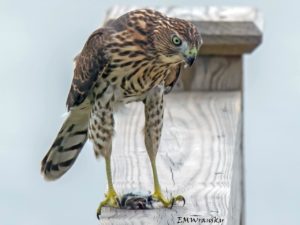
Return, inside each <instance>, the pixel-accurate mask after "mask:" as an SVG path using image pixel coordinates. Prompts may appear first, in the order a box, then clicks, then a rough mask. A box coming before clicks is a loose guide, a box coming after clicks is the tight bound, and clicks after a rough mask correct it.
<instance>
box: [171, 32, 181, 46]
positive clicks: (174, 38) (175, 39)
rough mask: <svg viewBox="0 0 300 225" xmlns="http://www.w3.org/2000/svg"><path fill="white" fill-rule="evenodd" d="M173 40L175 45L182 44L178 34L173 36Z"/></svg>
mask: <svg viewBox="0 0 300 225" xmlns="http://www.w3.org/2000/svg"><path fill="white" fill-rule="evenodd" d="M172 42H173V44H174V45H175V46H180V45H181V44H182V41H181V39H180V38H179V37H178V36H176V35H174V36H173V37H172Z"/></svg>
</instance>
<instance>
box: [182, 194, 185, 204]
mask: <svg viewBox="0 0 300 225" xmlns="http://www.w3.org/2000/svg"><path fill="white" fill-rule="evenodd" d="M182 201H183V206H185V198H184V197H183V196H182Z"/></svg>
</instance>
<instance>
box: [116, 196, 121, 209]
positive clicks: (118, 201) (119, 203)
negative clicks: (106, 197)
mask: <svg viewBox="0 0 300 225" xmlns="http://www.w3.org/2000/svg"><path fill="white" fill-rule="evenodd" d="M116 200H117V203H118V206H119V208H122V207H121V202H120V199H119V198H118V197H117V198H116Z"/></svg>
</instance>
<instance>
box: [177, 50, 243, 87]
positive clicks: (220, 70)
mask: <svg viewBox="0 0 300 225" xmlns="http://www.w3.org/2000/svg"><path fill="white" fill-rule="evenodd" d="M181 73H182V74H181V77H180V79H179V81H178V82H177V84H176V87H175V88H174V90H176V91H237V90H241V89H242V74H243V63H242V57H241V56H226V57H224V56H200V57H199V58H197V60H196V61H195V65H193V66H192V67H191V68H187V69H182V70H181Z"/></svg>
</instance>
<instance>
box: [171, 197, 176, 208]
mask: <svg viewBox="0 0 300 225" xmlns="http://www.w3.org/2000/svg"><path fill="white" fill-rule="evenodd" d="M174 203H175V198H172V202H171V206H170V209H172V208H173V206H174Z"/></svg>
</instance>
